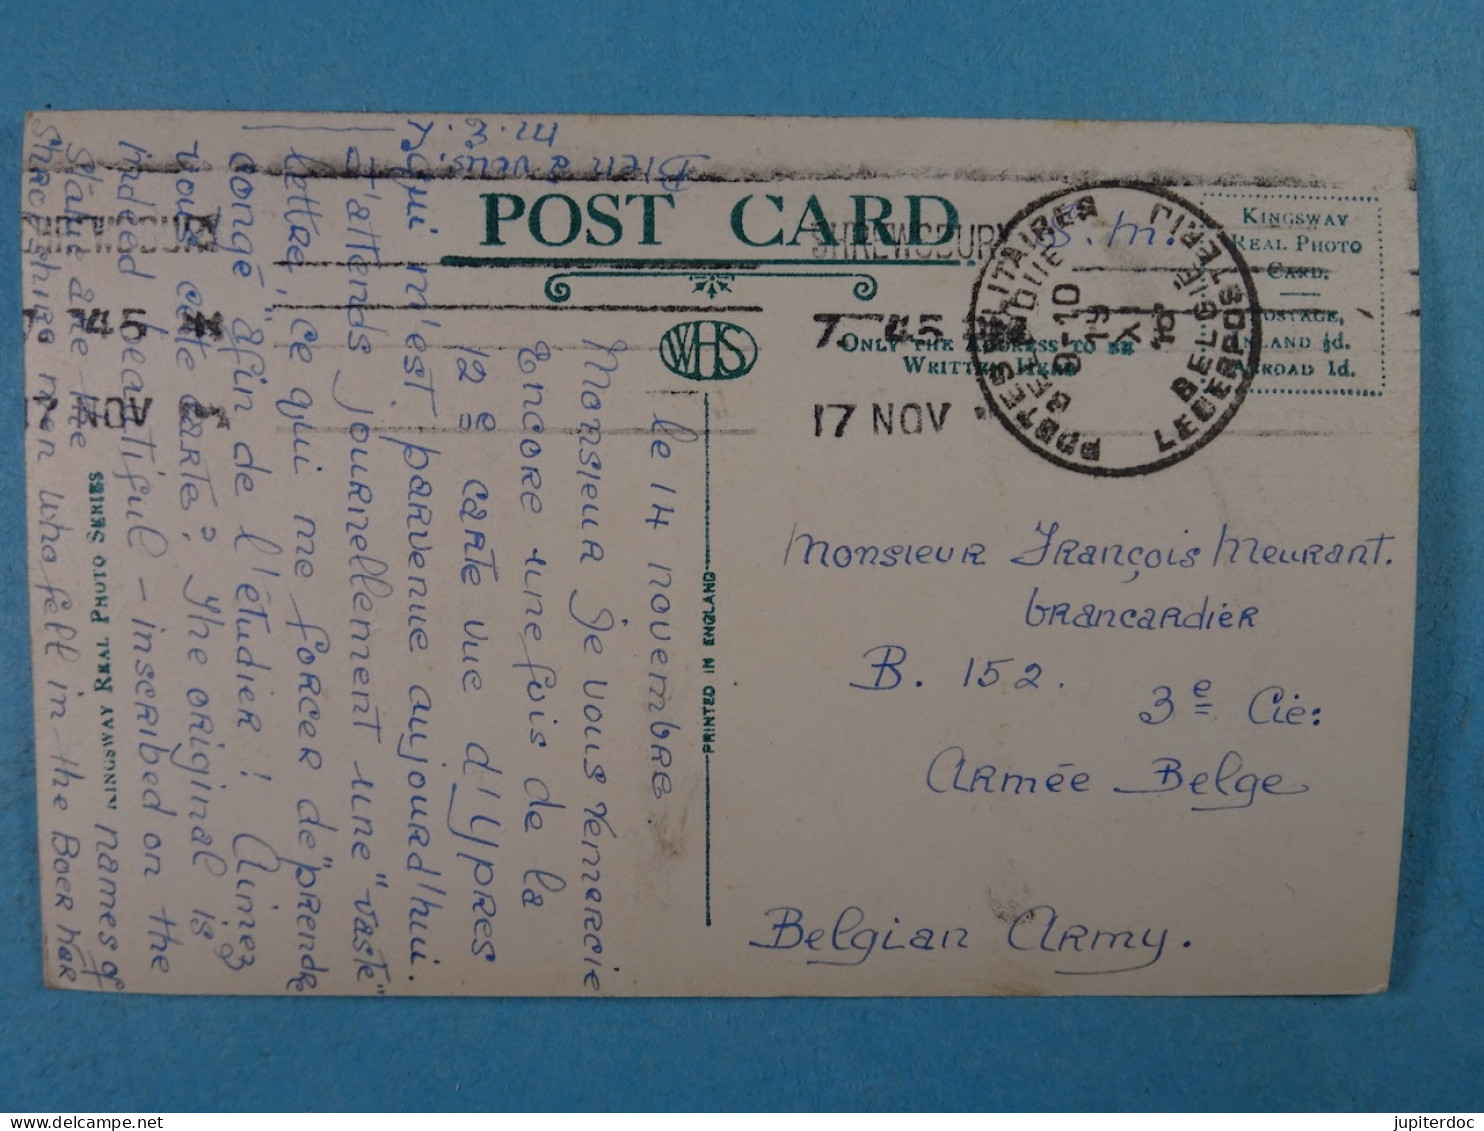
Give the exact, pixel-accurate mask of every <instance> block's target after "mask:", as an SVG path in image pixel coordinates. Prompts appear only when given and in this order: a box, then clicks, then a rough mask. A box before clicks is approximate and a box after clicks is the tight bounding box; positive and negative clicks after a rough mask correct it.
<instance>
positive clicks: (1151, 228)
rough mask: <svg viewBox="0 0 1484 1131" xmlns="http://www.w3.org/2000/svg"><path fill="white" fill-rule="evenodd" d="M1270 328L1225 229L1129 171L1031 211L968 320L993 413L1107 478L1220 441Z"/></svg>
mask: <svg viewBox="0 0 1484 1131" xmlns="http://www.w3.org/2000/svg"><path fill="white" fill-rule="evenodd" d="M1261 331H1262V311H1261V310H1260V308H1259V307H1258V302H1257V288H1256V287H1255V286H1254V285H1253V282H1252V274H1251V272H1250V271H1249V270H1248V268H1247V263H1246V261H1245V260H1244V259H1243V258H1242V254H1241V252H1240V251H1238V249H1237V247H1236V245H1235V244H1233V243H1232V241H1231V239H1230V237H1228V236H1227V234H1226V233H1225V232H1224V231H1223V230H1222V228H1221V226H1220V225H1219V224H1217V223H1216V221H1214V220H1212V219H1211V217H1209V216H1207V215H1206V214H1205V213H1204V212H1203V211H1201V209H1199V208H1197V207H1196V206H1195V205H1193V204H1191V203H1190V202H1189V201H1187V200H1184V199H1182V198H1181V197H1179V196H1177V195H1176V194H1175V193H1173V192H1170V191H1169V190H1167V189H1165V188H1162V187H1159V186H1157V185H1149V184H1141V183H1137V182H1131V181H1105V182H1100V183H1096V184H1089V185H1084V186H1081V187H1079V188H1071V189H1064V190H1061V191H1058V192H1055V193H1052V194H1051V195H1049V196H1045V197H1042V198H1041V199H1040V200H1037V201H1035V202H1033V203H1032V204H1030V205H1028V206H1027V207H1026V208H1024V209H1022V210H1021V211H1020V212H1019V213H1018V214H1017V215H1016V216H1015V217H1014V218H1013V219H1012V220H1011V221H1010V222H1009V223H1008V224H1006V225H1005V227H1004V229H1003V231H1002V234H1001V238H1000V239H999V241H998V242H997V243H996V244H995V247H994V249H993V250H992V251H991V252H990V253H989V254H988V255H987V256H986V257H985V261H984V265H983V267H982V269H981V270H980V272H979V275H978V278H977V279H976V280H975V283H974V295H973V301H972V305H971V306H970V308H969V320H968V341H969V348H970V351H971V353H972V355H973V359H974V373H975V378H976V380H977V381H978V384H979V388H980V391H981V392H982V394H983V396H984V401H985V404H986V405H987V406H988V407H987V411H992V412H993V413H994V414H995V416H997V417H998V418H999V420H1000V423H1002V424H1003V425H1004V426H1005V427H1006V428H1007V429H1009V431H1010V433H1011V435H1013V436H1014V437H1015V438H1016V439H1017V440H1019V441H1020V442H1021V443H1022V444H1024V445H1025V446H1026V447H1028V448H1030V449H1031V450H1032V451H1033V452H1036V453H1037V454H1038V455H1040V456H1042V457H1043V458H1045V459H1048V460H1050V461H1051V462H1052V463H1055V464H1057V465H1059V466H1061V467H1065V468H1069V469H1070V470H1072V471H1078V472H1082V473H1083V474H1086V475H1104V476H1109V475H1144V474H1147V473H1149V472H1151V471H1158V470H1159V469H1161V468H1165V467H1169V466H1170V465H1171V464H1173V463H1178V462H1179V461H1180V460H1182V459H1185V458H1186V457H1187V456H1190V455H1193V454H1194V453H1195V452H1196V451H1198V450H1199V449H1200V448H1202V447H1203V446H1204V445H1206V444H1208V443H1210V441H1211V440H1213V439H1214V438H1215V437H1216V436H1217V435H1218V434H1219V433H1220V432H1221V430H1222V429H1223V428H1225V427H1226V425H1227V422H1228V421H1230V420H1231V418H1232V417H1233V416H1234V415H1235V414H1236V411H1237V409H1238V408H1240V407H1241V404H1242V401H1243V399H1244V398H1245V397H1246V395H1247V390H1248V388H1249V386H1250V385H1251V383H1252V378H1253V375H1254V374H1255V373H1256V372H1257V364H1258V356H1259V354H1260V351H1261V337H1262V333H1261ZM985 411H986V410H985V409H981V410H980V414H981V415H983V414H984V412H985Z"/></svg>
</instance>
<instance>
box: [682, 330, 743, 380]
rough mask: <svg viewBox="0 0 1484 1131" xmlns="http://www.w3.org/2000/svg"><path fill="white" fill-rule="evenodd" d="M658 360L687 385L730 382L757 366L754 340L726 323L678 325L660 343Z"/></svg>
mask: <svg viewBox="0 0 1484 1131" xmlns="http://www.w3.org/2000/svg"><path fill="white" fill-rule="evenodd" d="M660 360H661V361H662V362H664V363H665V368H666V369H668V370H669V371H670V372H671V373H673V374H675V375H676V376H677V377H684V378H686V379H687V380H690V381H731V380H734V379H736V378H738V377H741V376H742V375H743V374H745V373H748V372H750V371H751V369H752V367H753V366H754V365H756V364H757V339H755V338H754V337H753V336H752V335H751V334H750V333H748V332H747V331H746V330H744V329H743V328H742V327H741V326H736V325H733V324H732V323H730V322H718V321H716V320H714V319H707V320H698V321H695V322H682V323H680V324H679V325H678V326H671V327H670V328H669V329H668V330H666V331H665V336H664V337H662V338H661V339H660Z"/></svg>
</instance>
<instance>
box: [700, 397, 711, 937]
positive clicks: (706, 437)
mask: <svg viewBox="0 0 1484 1131" xmlns="http://www.w3.org/2000/svg"><path fill="white" fill-rule="evenodd" d="M701 412H702V413H703V420H704V425H703V428H702V432H701V452H702V457H703V460H704V463H705V468H706V492H705V508H704V511H703V512H702V513H703V514H704V516H705V531H706V567H705V568H706V570H707V571H708V572H709V571H710V569H711V394H710V393H702V394H701ZM701 733H702V735H703V736H704V734H705V728H704V727H703V728H702V732H701ZM705 757H706V926H708V927H709V926H711V755H710V754H709V753H708V754H707V755H706V756H705Z"/></svg>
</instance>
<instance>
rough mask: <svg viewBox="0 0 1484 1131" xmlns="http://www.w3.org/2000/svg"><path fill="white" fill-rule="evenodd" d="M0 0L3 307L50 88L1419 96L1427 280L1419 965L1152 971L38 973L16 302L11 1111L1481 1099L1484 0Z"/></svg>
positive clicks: (1104, 98) (1345, 112)
mask: <svg viewBox="0 0 1484 1131" xmlns="http://www.w3.org/2000/svg"><path fill="white" fill-rule="evenodd" d="M729 8H730V6H729ZM0 10H3V11H4V15H5V18H4V21H3V23H0V63H3V67H0V308H3V309H8V310H11V311H18V309H19V306H20V299H19V294H18V281H19V272H18V264H19V260H18V256H17V251H16V234H17V230H18V224H17V222H16V220H15V219H14V218H15V217H16V216H17V215H18V211H19V201H18V186H19V176H20V173H19V160H20V155H21V129H22V118H23V113H24V112H25V111H26V110H29V109H39V108H41V107H43V106H45V105H51V106H53V107H56V108H59V109H62V108H65V109H91V108H127V109H135V108H138V109H144V108H180V109H198V108H199V109H211V108H219V109H263V110H271V109H303V110H313V109H323V110H394V111H395V110H468V111H491V110H506V111H529V112H538V111H539V112H547V113H552V112H559V113H573V112H608V113H697V114H737V113H749V114H754V113H757V114H846V115H943V116H974V117H1044V118H1147V119H1163V118H1180V119H1196V120H1241V121H1312V122H1327V121H1336V122H1368V123H1378V124H1387V125H1412V126H1415V127H1417V129H1418V133H1417V142H1418V163H1419V185H1420V212H1421V236H1422V309H1423V319H1422V327H1423V339H1422V369H1423V395H1422V514H1421V522H1422V525H1421V548H1420V579H1419V589H1418V595H1417V600H1418V623H1417V658H1416V665H1415V671H1414V690H1413V697H1412V742H1411V764H1410V769H1409V773H1408V792H1407V826H1406V839H1405V849H1404V855H1403V859H1402V874H1401V907H1400V915H1399V920H1398V928H1397V946H1396V958H1395V963H1394V968H1393V975H1392V989H1391V991H1390V992H1389V993H1387V994H1384V995H1380V996H1375V997H1367V998H1350V999H1346V998H1335V999H1326V998H1312V999H1309V998H1286V999H1226V1000H1220V999H1215V1000H1202V999H1175V1000H1156V1001H1140V1000H1121V999H1095V1000H1075V1001H1073V1000H936V999H934V1000H920V1001H896V1000H869V1001H846V1002H836V1001H778V1000H773V1001H659V1000H655V1001H585V1000H584V1001H485V1000H467V1001H461V1000H438V1001H348V1000H314V1001H302V1000H227V999H220V998H207V999H181V998H176V999H169V998H140V997H104V996H99V995H92V994H75V993H60V992H46V991H43V990H42V989H41V967H40V942H39V936H38V931H37V926H36V923H37V914H38V903H37V901H38V892H37V879H36V847H35V842H34V835H35V833H34V830H35V820H36V796H35V786H34V782H33V777H32V775H33V770H32V745H31V726H30V700H29V680H30V675H29V667H28V663H27V658H26V657H27V632H26V615H27V614H26V600H25V555H24V552H23V546H24V521H23V520H24V497H23V489H22V465H23V457H22V414H21V411H20V405H21V321H20V319H19V318H18V317H14V316H12V317H8V318H5V319H0V356H3V358H4V365H3V366H0V397H3V401H0V403H9V404H10V405H11V406H12V409H11V410H10V411H6V412H4V413H0V533H3V538H4V543H3V544H4V545H5V546H6V547H7V551H6V552H5V553H4V554H3V555H0V655H3V656H4V657H5V658H6V664H5V673H6V677H7V678H5V679H4V680H3V681H0V774H3V781H4V786H3V788H0V1110H4V1109H10V1110H17V1109H19V1110H40V1111H62V1112H66V1111H68V1110H72V1111H89V1110H115V1111H120V1112H127V1111H130V1110H131V1109H132V1110H138V1111H140V1112H148V1111H150V1110H193V1109H206V1110H213V1109H224V1110H241V1109H248V1110H254V1109H282V1108H289V1109H300V1108H303V1109H379V1108H385V1109H400V1108H433V1109H444V1108H453V1109H463V1108H479V1107H495V1108H503V1107H512V1108H526V1107H530V1108H566V1107H599V1108H605V1107H606V1108H637V1107H653V1108H688V1107H727V1108H730V1107H742V1108H746V1107H758V1106H765V1107H780V1108H793V1107H801V1108H804V1107H829V1108H856V1107H864V1108H890V1107H912V1108H938V1107H969V1108H1006V1109H1018V1108H1030V1109H1038V1108H1064V1107H1066V1108H1097V1109H1103V1108H1134V1109H1138V1108H1154V1109H1165V1108H1193V1109H1210V1108H1216V1109H1225V1108H1341V1109H1344V1108H1369V1109H1379V1110H1388V1109H1389V1110H1403V1109H1433V1110H1447V1109H1454V1110H1457V1109H1461V1108H1468V1109H1472V1110H1476V1111H1477V1110H1479V1109H1480V1108H1481V1107H1484V1024H1481V1017H1484V963H1481V952H1484V948H1481V945H1480V939H1481V934H1484V851H1481V849H1484V836H1481V831H1484V802H1481V799H1484V793H1481V789H1480V768H1481V757H1480V754H1481V733H1484V717H1481V716H1484V711H1481V710H1476V709H1475V708H1474V704H1473V699H1474V692H1475V689H1476V688H1477V687H1478V685H1479V670H1480V658H1479V649H1478V646H1477V644H1478V641H1479V638H1480V629H1481V627H1484V603H1481V599H1480V585H1479V582H1480V580H1481V579H1480V576H1479V562H1480V559H1481V554H1484V517H1481V516H1484V506H1481V505H1480V503H1481V501H1484V498H1481V493H1480V490H1479V488H1480V484H1481V482H1484V479H1481V470H1484V466H1481V465H1484V449H1481V446H1480V445H1479V444H1478V443H1477V437H1478V436H1479V435H1480V433H1481V426H1484V420H1481V410H1484V393H1481V387H1484V382H1481V380H1480V377H1481V373H1480V364H1479V359H1480V358H1481V357H1484V324H1481V317H1480V296H1481V294H1484V288H1481V281H1484V267H1481V265H1484V254H1481V253H1484V246H1481V242H1484V241H1481V236H1480V232H1481V219H1484V218H1481V215H1480V211H1481V210H1480V203H1481V201H1480V196H1481V193H1480V186H1481V184H1484V136H1481V133H1484V131H1481V115H1484V50H1481V47H1484V10H1481V6H1480V5H1479V4H1476V3H1459V4H1452V5H1449V4H1441V3H1425V2H1424V3H1418V2H1411V3H1390V4H1388V3H1363V4H1353V5H1342V4H1309V5H1295V4H1257V3H1242V2H1227V3H1220V4H1201V3H1183V4H1178V5H1176V4H1170V5H1168V6H1166V5H1158V4H1147V5H1141V6H1135V5H1132V4H1117V3H1102V4H1052V3H1045V4H1036V3H1023V4H1016V3H999V4H984V5H955V6H950V5H947V4H941V3H935V2H930V0H906V2H890V3H867V4H862V5H860V6H851V5H847V4H844V3H837V4H819V5H808V6H805V5H802V4H800V3H797V2H795V3H789V2H769V3H755V4H741V5H739V6H737V7H736V9H735V10H729V11H726V12H725V13H723V10H722V9H721V7H720V6H717V7H716V8H715V9H714V10H713V9H711V8H709V7H708V6H707V5H704V4H700V3H638V2H629V3H618V4H612V5H603V4H597V3H589V2H586V0H584V2H573V0H569V2H567V3H562V4H550V5H548V4H541V3H526V4H519V5H516V4H506V3H489V4H480V3H474V2H467V3H461V2H459V0H436V2H435V0H424V2H421V3H407V4H391V3H385V4H377V3H375V2H374V0H373V2H370V3H361V4H357V3H354V2H336V3H322V2H318V0H288V2H285V0H272V2H263V3H256V4H237V3H205V2H201V3H185V2H174V3H156V4H138V3H115V4H107V5H104V4H98V5H91V4H87V3H82V4H69V5H66V6H65V7H64V6H62V5H52V4H48V3H46V2H44V0H33V2H28V3H23V2H20V0H4V2H3V3H0ZM4 217H10V218H11V219H9V220H5V219H4ZM1387 1126H1389V1124H1387Z"/></svg>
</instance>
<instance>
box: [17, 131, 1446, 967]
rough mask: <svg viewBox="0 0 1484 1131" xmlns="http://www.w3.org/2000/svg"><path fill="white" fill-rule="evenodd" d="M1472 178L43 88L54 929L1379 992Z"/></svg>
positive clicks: (34, 558)
mask: <svg viewBox="0 0 1484 1131" xmlns="http://www.w3.org/2000/svg"><path fill="white" fill-rule="evenodd" d="M1414 169H1415V160H1414V145H1413V138H1412V135H1411V133H1410V132H1409V131H1407V130H1404V129H1381V128H1371V127H1348V126H1324V127H1320V126H1280V125H1262V126H1258V125H1203V124H1168V123H1166V124H1158V123H1096V122H1033V121H949V120H941V121H933V120H908V119H903V120H867V119H858V120H830V119H783V118H749V119H743V118H737V119H707V118H637V117H635V118H620V117H581V116H563V115H539V114H538V115H520V114H514V115H512V114H491V115H474V114H466V113H458V114H396V115H390V114H381V115H306V114H261V113H184V112H182V113H165V112H149V113H146V112H137V113H115V112H106V113H105V112H99V113H80V112H69V113H62V112H50V111H48V112H44V113H37V114H34V115H32V116H31V117H30V118H29V119H28V120H27V123H26V127H25V155H24V161H23V182H22V186H21V189H22V194H21V195H22V215H21V233H22V239H21V247H22V263H21V270H22V277H23V305H24V310H23V318H24V330H25V414H26V429H27V432H26V436H27V446H26V464H27V485H26V492H27V514H28V535H29V541H28V553H29V565H30V582H29V585H30V598H29V604H30V616H31V633H32V649H33V650H32V664H33V672H34V687H35V739H36V743H35V745H36V770H37V794H38V844H39V850H40V884H41V892H42V900H41V906H42V922H41V923H40V925H39V926H40V930H39V935H40V943H41V946H42V948H43V953H42V966H43V970H44V977H45V981H46V984H47V985H49V986H53V987H59V988H71V989H85V990H93V991H111V992H118V991H122V992H142V993H193V994H198V993H209V994H346V995H411V994H417V995H453V994H456V995H496V996H499V995H573V996H583V995H756V996H772V995H1001V994H1114V995H1153V994H1290V993H1326V994H1328V993H1360V992H1371V991H1377V990H1381V989H1384V988H1385V986H1386V985H1387V980H1388V973H1389V967H1390V957H1391V944H1392V937H1393V932H1394V929H1395V915H1396V891H1397V869H1398V859H1399V853H1400V844H1401V830H1402V807H1403V791H1404V784H1405V777H1406V751H1407V735H1408V709H1409V699H1410V679H1411V668H1412V662H1411V661H1412V643H1413V642H1412V632H1413V606H1414V583H1415V569H1416V530H1417V524H1416V512H1417V460H1418V427H1417V423H1418V395H1419V365H1418V326H1419V317H1420V315H1419V309H1418V282H1417V279H1418V255H1417V233H1416V185H1415V172H1414Z"/></svg>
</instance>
